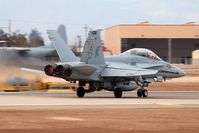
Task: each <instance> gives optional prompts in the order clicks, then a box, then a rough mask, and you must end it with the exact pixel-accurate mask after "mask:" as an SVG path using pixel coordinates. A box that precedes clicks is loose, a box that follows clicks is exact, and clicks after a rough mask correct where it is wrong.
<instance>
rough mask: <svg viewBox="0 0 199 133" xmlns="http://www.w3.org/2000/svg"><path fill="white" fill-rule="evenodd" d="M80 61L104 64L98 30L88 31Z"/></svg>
mask: <svg viewBox="0 0 199 133" xmlns="http://www.w3.org/2000/svg"><path fill="white" fill-rule="evenodd" d="M80 61H81V62H84V63H86V64H95V65H103V64H105V60H104V54H103V49H102V44H101V38H100V30H96V31H90V32H89V35H88V38H87V40H86V42H85V45H84V50H83V53H82V56H81V60H80Z"/></svg>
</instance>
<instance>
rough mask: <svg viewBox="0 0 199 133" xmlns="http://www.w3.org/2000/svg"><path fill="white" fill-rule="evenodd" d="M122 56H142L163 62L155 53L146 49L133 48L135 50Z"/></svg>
mask: <svg viewBox="0 0 199 133" xmlns="http://www.w3.org/2000/svg"><path fill="white" fill-rule="evenodd" d="M121 55H122V56H123V55H137V56H142V57H146V58H149V59H153V60H161V59H160V57H158V56H157V55H156V54H155V53H153V52H152V51H151V50H149V49H145V48H133V49H130V50H127V51H125V52H123V53H122V54H121Z"/></svg>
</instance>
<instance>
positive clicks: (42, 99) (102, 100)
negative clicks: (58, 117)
mask: <svg viewBox="0 0 199 133" xmlns="http://www.w3.org/2000/svg"><path fill="white" fill-rule="evenodd" d="M184 107H199V91H150V92H149V97H148V98H138V97H137V95H136V91H134V92H124V94H123V97H122V98H114V95H113V93H112V92H105V91H101V92H94V93H88V94H86V95H85V97H84V98H78V97H77V96H76V93H75V92H60V93H59V92H56V93H55V92H53V93H52V92H0V109H43V108H44V109H60V108H61V109H62V108H63V109H64V108H184Z"/></svg>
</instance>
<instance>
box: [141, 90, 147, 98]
mask: <svg viewBox="0 0 199 133" xmlns="http://www.w3.org/2000/svg"><path fill="white" fill-rule="evenodd" d="M142 96H143V97H148V91H147V90H146V89H144V90H142Z"/></svg>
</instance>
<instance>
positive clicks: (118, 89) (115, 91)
mask: <svg viewBox="0 0 199 133" xmlns="http://www.w3.org/2000/svg"><path fill="white" fill-rule="evenodd" d="M114 96H115V98H121V97H122V90H121V89H120V88H116V89H115V90H114Z"/></svg>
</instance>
